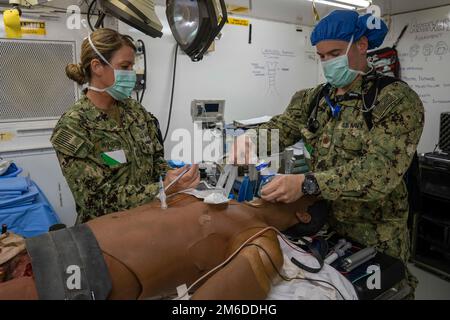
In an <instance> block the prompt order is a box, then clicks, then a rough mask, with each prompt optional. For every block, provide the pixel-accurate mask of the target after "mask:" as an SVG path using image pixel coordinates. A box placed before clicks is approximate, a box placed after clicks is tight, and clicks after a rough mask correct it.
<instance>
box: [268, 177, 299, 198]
mask: <svg viewBox="0 0 450 320" xmlns="http://www.w3.org/2000/svg"><path fill="white" fill-rule="evenodd" d="M304 180H305V176H304V175H303V174H286V175H278V176H276V177H275V178H274V179H273V180H272V181H271V182H269V183H268V184H267V185H266V186H264V188H263V189H262V190H261V197H262V199H264V200H266V201H269V202H283V203H292V202H295V201H297V200H298V199H300V198H301V197H303V192H302V185H303V181H304Z"/></svg>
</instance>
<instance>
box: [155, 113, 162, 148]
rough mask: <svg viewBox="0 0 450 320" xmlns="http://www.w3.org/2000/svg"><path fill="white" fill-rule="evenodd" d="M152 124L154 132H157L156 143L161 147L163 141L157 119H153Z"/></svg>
mask: <svg viewBox="0 0 450 320" xmlns="http://www.w3.org/2000/svg"><path fill="white" fill-rule="evenodd" d="M153 123H154V125H155V127H156V129H157V130H156V131H157V136H156V137H157V138H158V141H159V143H160V144H161V145H162V146H164V139H163V136H162V133H161V126H160V125H159V121H158V119H156V117H153Z"/></svg>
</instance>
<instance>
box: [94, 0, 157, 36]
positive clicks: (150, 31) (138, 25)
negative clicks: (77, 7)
mask: <svg viewBox="0 0 450 320" xmlns="http://www.w3.org/2000/svg"><path fill="white" fill-rule="evenodd" d="M97 1H98V2H99V4H100V8H101V11H102V12H103V13H104V14H109V15H111V16H113V17H116V18H117V19H119V20H121V21H122V22H124V23H126V24H128V25H130V26H132V27H133V28H135V29H137V30H139V31H141V32H143V33H144V34H146V35H149V36H151V37H154V38H160V37H161V36H162V29H163V26H162V24H161V21H160V20H159V18H158V16H157V15H156V12H155V1H154V0H97ZM98 25H99V23H97V26H98Z"/></svg>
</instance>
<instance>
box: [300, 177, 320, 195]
mask: <svg viewBox="0 0 450 320" xmlns="http://www.w3.org/2000/svg"><path fill="white" fill-rule="evenodd" d="M302 192H303V194H304V195H308V196H312V195H318V194H319V193H320V188H319V184H318V183H317V180H316V178H315V177H314V175H313V174H311V173H308V174H306V175H305V180H304V181H303V185H302Z"/></svg>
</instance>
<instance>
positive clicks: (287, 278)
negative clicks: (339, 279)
mask: <svg viewBox="0 0 450 320" xmlns="http://www.w3.org/2000/svg"><path fill="white" fill-rule="evenodd" d="M248 246H255V247H258V248H259V249H261V250H262V251H263V252H264V253H265V254H266V256H267V258H268V259H269V261H270V263H271V264H272V267H273V268H274V269H275V271H276V272H277V273H278V275H279V276H280V278H281V279H283V280H284V281H286V282H289V281H292V280H306V281H310V282H323V283H326V284H329V285H330V286H332V287H333V288H334V289H335V290H336V291H337V292H338V293H339V295H340V296H341V297H342V300H346V299H345V297H344V295H343V294H342V292H341V291H340V290H339V289H338V288H337V287H336V286H335V285H334V284H332V283H331V282H328V281H326V280H316V279H311V278H306V277H304V278H300V277H294V278H289V277H286V276H285V275H283V274H281V272H280V271H279V270H278V268H277V266H276V265H275V262H273V260H272V257H271V256H270V255H269V253H268V252H267V251H266V249H264V248H263V247H261V246H260V245H259V244H256V243H249V244H247V245H246V247H248Z"/></svg>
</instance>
